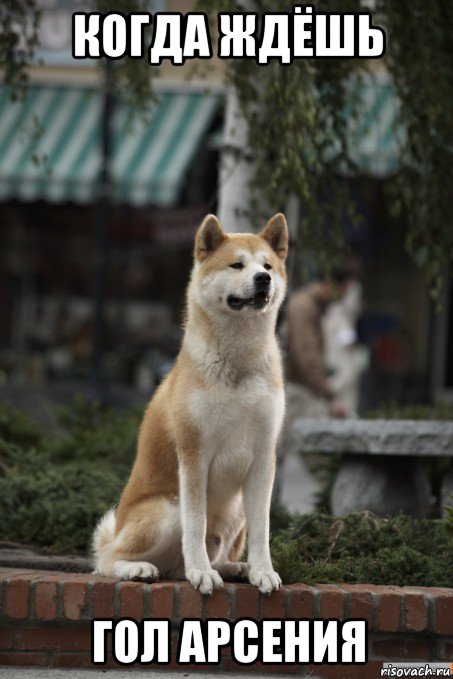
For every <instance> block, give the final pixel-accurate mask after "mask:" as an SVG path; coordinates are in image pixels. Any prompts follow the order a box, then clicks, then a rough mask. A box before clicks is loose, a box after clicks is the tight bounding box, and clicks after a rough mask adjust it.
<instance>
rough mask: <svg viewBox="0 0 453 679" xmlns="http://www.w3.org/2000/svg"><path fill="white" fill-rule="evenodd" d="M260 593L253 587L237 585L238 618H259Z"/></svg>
mask: <svg viewBox="0 0 453 679" xmlns="http://www.w3.org/2000/svg"><path fill="white" fill-rule="evenodd" d="M258 606H259V591H258V588H257V587H253V586H252V585H243V584H239V585H236V618H257V617H258V610H259V609H258Z"/></svg>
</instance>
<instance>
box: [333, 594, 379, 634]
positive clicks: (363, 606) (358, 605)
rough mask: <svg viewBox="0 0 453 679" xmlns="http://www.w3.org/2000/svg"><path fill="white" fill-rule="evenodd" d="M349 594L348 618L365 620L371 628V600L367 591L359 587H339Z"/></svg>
mask: <svg viewBox="0 0 453 679" xmlns="http://www.w3.org/2000/svg"><path fill="white" fill-rule="evenodd" d="M340 587H341V589H342V590H344V591H345V592H348V594H349V617H350V618H362V619H364V620H367V622H368V626H369V627H370V626H371V623H372V619H373V599H372V597H371V593H370V592H369V591H368V589H366V588H364V587H361V586H360V585H343V584H342V585H340Z"/></svg>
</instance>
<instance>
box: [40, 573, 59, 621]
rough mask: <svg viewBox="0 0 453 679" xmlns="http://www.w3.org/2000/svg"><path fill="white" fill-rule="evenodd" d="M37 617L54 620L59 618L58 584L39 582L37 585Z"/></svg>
mask: <svg viewBox="0 0 453 679" xmlns="http://www.w3.org/2000/svg"><path fill="white" fill-rule="evenodd" d="M35 617H36V618H37V619H38V620H54V619H55V618H56V617H57V584H56V582H39V581H38V582H37V583H36V585H35Z"/></svg>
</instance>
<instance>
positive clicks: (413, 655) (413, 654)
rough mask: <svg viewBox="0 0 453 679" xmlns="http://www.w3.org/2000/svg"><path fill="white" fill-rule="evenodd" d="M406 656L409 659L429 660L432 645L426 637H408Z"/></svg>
mask: <svg viewBox="0 0 453 679" xmlns="http://www.w3.org/2000/svg"><path fill="white" fill-rule="evenodd" d="M406 656H407V658H408V659H409V660H427V659H428V658H429V657H430V645H429V643H428V641H426V640H424V639H407V641H406Z"/></svg>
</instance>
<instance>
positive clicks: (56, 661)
mask: <svg viewBox="0 0 453 679" xmlns="http://www.w3.org/2000/svg"><path fill="white" fill-rule="evenodd" d="M52 667H82V668H87V669H95V668H98V666H97V665H93V663H92V662H91V653H54V654H53V656H52ZM105 667H106V665H102V668H103V669H105Z"/></svg>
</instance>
